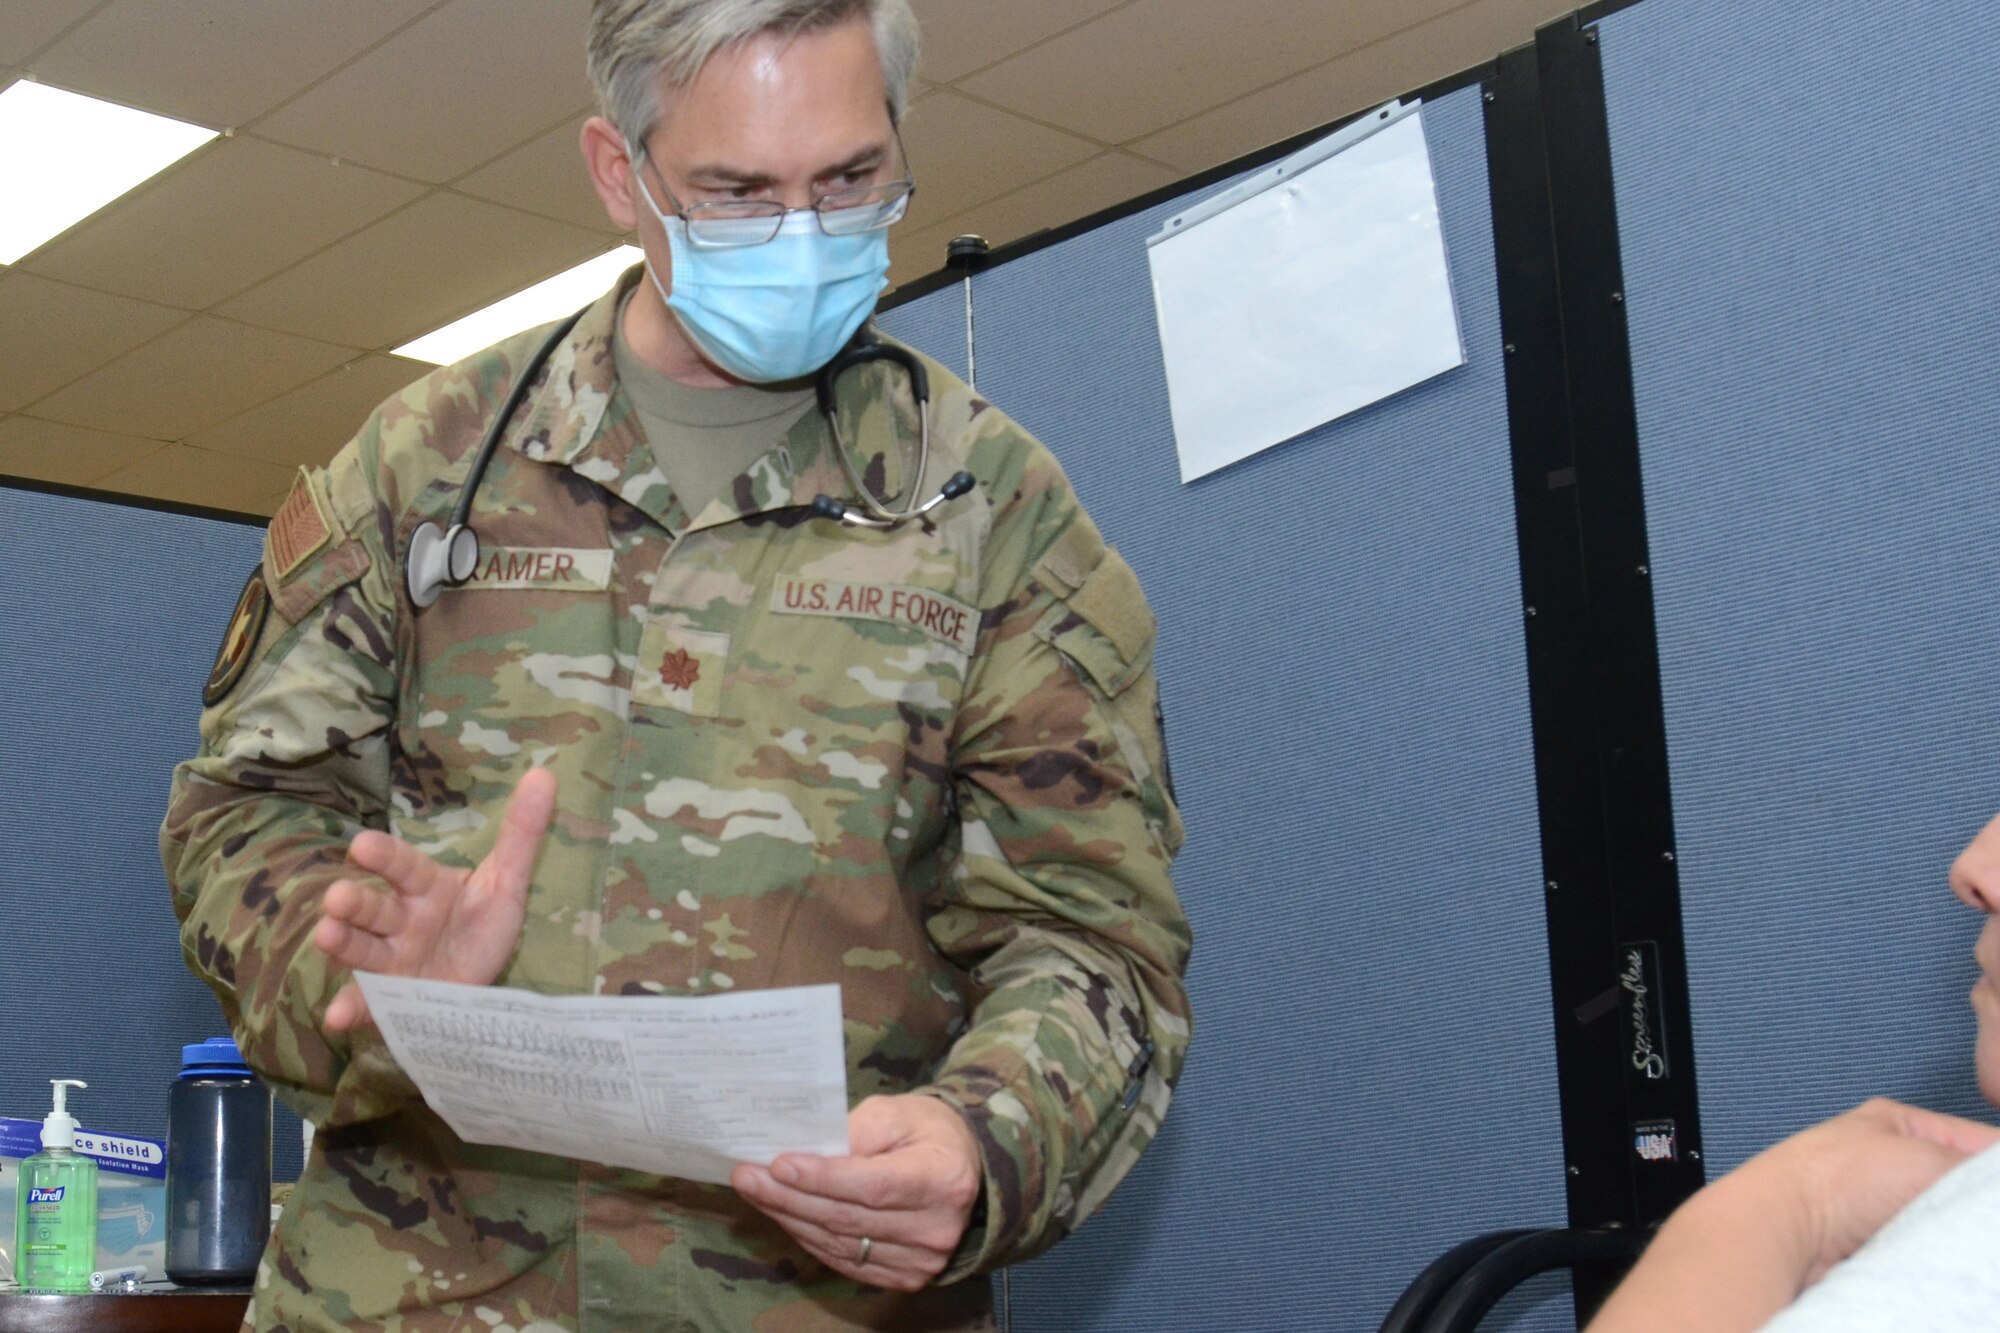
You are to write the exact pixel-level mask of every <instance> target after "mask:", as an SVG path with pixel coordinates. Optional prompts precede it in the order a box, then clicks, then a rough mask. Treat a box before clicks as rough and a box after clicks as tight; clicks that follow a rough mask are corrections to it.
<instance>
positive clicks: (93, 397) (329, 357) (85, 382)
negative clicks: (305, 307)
mask: <svg viewBox="0 0 2000 1333" xmlns="http://www.w3.org/2000/svg"><path fill="white" fill-rule="evenodd" d="M353 355H354V352H353V350H352V349H350V348H345V347H335V346H332V345H330V344H328V343H323V342H312V341H310V340H308V339H305V338H294V337H291V336H289V335H287V334H283V333H272V332H270V331H269V330H267V329H253V328H250V327H249V326H248V325H244V324H235V323H231V322H230V321H228V320H223V319H215V318H213V317H211V316H208V315H198V316H196V317H195V318H194V319H191V320H189V321H188V322H187V323H185V324H183V325H181V326H180V327H179V328H177V329H175V330H173V331H172V332H171V333H168V334H166V335H165V336H163V337H161V338H158V339H155V340H154V341H152V342H150V343H147V344H146V345H145V346H144V347H141V348H139V349H138V350H137V351H134V352H130V353H127V354H126V355H125V356H122V357H120V358H119V359H118V360H116V361H114V362H112V363H111V364H110V365H108V366H105V367H104V368H103V369H102V370H98V371H95V372H93V373H92V374H90V375H87V376H85V377H84V378H83V379H80V380H78V381H77V382H76V383H74V384H72V385H70V386H69V387H68V388H66V389H64V390H62V391H61V392H59V393H55V394H51V395H50V396H49V397H47V398H45V399H43V400H42V401H41V402H39V403H37V404H36V405H35V415H37V416H41V417H48V418H50V419H51V420H55V421H64V422H69V423H71V424H73V425H78V426H89V427H91V428H92V429H94V430H108V431H114V432H118V433H120V434H125V435H144V436H148V437H150V438H153V439H160V440H178V439H182V438H184V437H186V436H188V435H191V434H193V433H194V432H195V431H198V430H200V429H202V428H203V427H205V426H212V425H214V424H215V423H216V422H218V421H223V420H226V419H227V418H229V417H232V416H235V415H236V414H237V413H239V412H242V411H244V410H245V409H246V408H249V407H253V406H255V405H256V404H258V403H261V402H263V401H264V400H265V399H266V398H271V397H274V396H275V395H277V394H281V393H283V392H285V391H286V390H287V389H292V388H296V387H297V386H299V385H301V384H304V383H306V382H307V381H309V380H311V379H314V378H316V377H317V376H319V375H320V374H321V373H323V372H324V371H327V370H329V369H331V368H332V367H334V366H337V365H339V364H340V363H341V362H342V361H345V360H347V359H349V358H350V357H352V356H353ZM149 493H150V492H149Z"/></svg>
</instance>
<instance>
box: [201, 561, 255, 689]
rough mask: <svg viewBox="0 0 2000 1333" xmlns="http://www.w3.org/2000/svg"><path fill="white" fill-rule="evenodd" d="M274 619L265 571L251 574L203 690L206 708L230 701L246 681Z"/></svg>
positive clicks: (244, 584) (237, 598)
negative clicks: (259, 644) (266, 628)
mask: <svg viewBox="0 0 2000 1333" xmlns="http://www.w3.org/2000/svg"><path fill="white" fill-rule="evenodd" d="M270 615H271V594H270V591H269V590H268V589H266V588H265V587H264V571H263V569H262V568H261V567H259V568H257V569H253V570H251V571H250V577H249V578H248V579H246V580H244V582H243V591H242V592H241V593H239V594H237V597H236V610H235V611H233V612H231V613H230V616H229V628H228V629H226V630H224V631H223V634H222V647H220V648H219V649H217V650H216V654H215V665H214V666H212V667H210V668H209V669H208V684H207V685H205V686H203V687H202V691H201V704H202V707H204V708H213V707H215V706H216V705H217V704H219V703H221V702H222V701H223V700H224V699H227V698H228V697H229V694H230V691H232V690H234V689H235V688H236V686H237V684H238V682H240V681H241V680H242V679H243V673H244V672H246V671H248V670H249V669H250V659H251V657H252V656H254V655H255V653H256V651H257V641H258V640H259V639H260V638H262V637H263V636H264V622H265V621H266V620H267V619H269V618H270Z"/></svg>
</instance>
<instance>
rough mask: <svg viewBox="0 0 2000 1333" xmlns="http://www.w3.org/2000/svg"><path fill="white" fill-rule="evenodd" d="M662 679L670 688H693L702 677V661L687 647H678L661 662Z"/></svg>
mask: <svg viewBox="0 0 2000 1333" xmlns="http://www.w3.org/2000/svg"><path fill="white" fill-rule="evenodd" d="M660 679H661V680H663V681H665V682H666V685H667V688H668V689H670V690H691V689H693V688H694V683H695V682H696V681H698V680H700V679H701V663H700V662H699V661H698V660H697V659H696V658H695V657H694V655H693V654H691V653H689V652H688V650H687V649H685V648H676V649H675V650H674V651H673V652H670V653H668V654H667V656H666V660H665V661H663V662H661V663H660Z"/></svg>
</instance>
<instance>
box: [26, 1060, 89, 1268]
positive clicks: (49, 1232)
mask: <svg viewBox="0 0 2000 1333" xmlns="http://www.w3.org/2000/svg"><path fill="white" fill-rule="evenodd" d="M49 1083H50V1085H51V1086H52V1087H53V1088H54V1090H55V1109H54V1110H52V1111H50V1112H49V1113H48V1115H47V1116H46V1117H45V1118H44V1119H43V1120H42V1150H41V1151H40V1152H38V1153H36V1154H35V1155H34V1156H33V1157H30V1158H29V1159H28V1160H27V1161H25V1162H23V1163H21V1186H20V1190H21V1192H20V1196H19V1199H18V1201H17V1202H16V1203H15V1205H14V1244H15V1264H14V1279H15V1281H17V1282H19V1283H20V1284H21V1286H22V1288H23V1289H24V1290H27V1291H57V1292H79V1291H89V1290H90V1271H91V1269H93V1268H95V1267H96V1266H97V1163H96V1162H94V1161H92V1160H91V1159H90V1158H88V1157H85V1156H84V1155H83V1154H81V1153H79V1152H78V1151H77V1150H76V1117H75V1116H73V1115H71V1114H70V1113H69V1106H68V1100H67V1099H68V1096H69V1090H70V1089H71V1088H81V1087H85V1086H87V1085H86V1084H85V1083H84V1082H83V1081H82V1080H81V1079H74V1078H52V1079H50V1080H49Z"/></svg>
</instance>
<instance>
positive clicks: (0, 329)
mask: <svg viewBox="0 0 2000 1333" xmlns="http://www.w3.org/2000/svg"><path fill="white" fill-rule="evenodd" d="M186 318H187V315H186V314H185V313H184V312H182V311H179V310H166V309H162V308H161V307H159V306H156V305H148V304H146V303H145V302H143V301H132V300H127V299H126V298H125V297H122V296H108V295H106V294H104V293H103V292H93V291H86V290H84V289H83V288H80V287H70V286H66V285H64V284H62V283H57V282H50V281H48V280H47V279H46V278H38V277H36V276H35V275H34V274H32V273H21V272H18V271H16V272H11V273H6V272H0V412H7V411H12V410H14V409H15V408H20V407H25V406H27V405H28V404H29V403H32V402H34V401H35V400H36V399H37V398H40V397H41V396H42V395H44V394H47V393H52V392H54V391H55V390H56V389H59V388H61V387H62V386H63V385H65V384H67V383H69V382H70V381H71V380H73V379H76V378H77V377H78V376H80V375H83V374H85V373H87V372H89V371H91V370H94V369H96V368H97V367H98V366H101V365H103V364H104V363H105V362H107V361H110V360H112V359H113V358H115V357H119V356H122V355H124V354H125V353H126V352H129V351H131V350H132V349H133V348H134V347H137V346H138V345H139V344H140V343H142V342H145V341H146V340H147V339H148V338H153V337H156V336H158V335H159V334H162V333H164V332H166V331H167V330H168V329H170V328H172V327H173V326H174V325H176V324H178V323H180V322H181V321H182V320H184V319H186Z"/></svg>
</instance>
